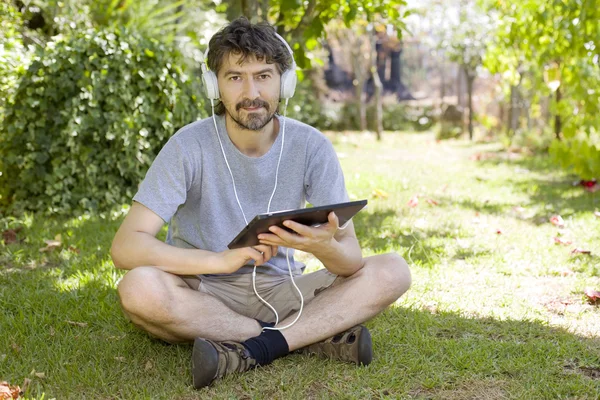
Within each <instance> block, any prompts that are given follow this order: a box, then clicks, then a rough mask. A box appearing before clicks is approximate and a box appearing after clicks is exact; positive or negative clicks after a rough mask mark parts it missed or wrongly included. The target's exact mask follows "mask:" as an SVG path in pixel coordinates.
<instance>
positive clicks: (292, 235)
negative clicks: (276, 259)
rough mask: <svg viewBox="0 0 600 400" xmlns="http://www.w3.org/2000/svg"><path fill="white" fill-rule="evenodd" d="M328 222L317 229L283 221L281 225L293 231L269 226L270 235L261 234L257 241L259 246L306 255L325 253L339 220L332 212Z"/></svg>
mask: <svg viewBox="0 0 600 400" xmlns="http://www.w3.org/2000/svg"><path fill="white" fill-rule="evenodd" d="M327 220H328V222H327V223H326V224H323V225H321V226H319V227H311V226H306V225H302V224H299V223H297V222H294V221H289V220H288V221H284V222H283V225H284V226H285V227H286V228H288V229H291V230H293V231H294V232H288V231H286V230H285V229H282V228H280V227H278V226H271V227H269V230H270V231H271V232H272V233H270V234H269V233H261V234H260V235H258V239H259V240H260V243H261V244H265V245H270V246H283V247H290V248H292V249H296V250H301V251H305V252H307V253H313V254H314V253H326V252H327V251H328V249H329V248H330V247H331V245H332V241H333V240H335V239H334V238H333V236H334V235H335V233H336V232H337V230H338V228H339V220H338V217H337V216H336V215H335V213H334V212H330V213H329V215H328V216H327Z"/></svg>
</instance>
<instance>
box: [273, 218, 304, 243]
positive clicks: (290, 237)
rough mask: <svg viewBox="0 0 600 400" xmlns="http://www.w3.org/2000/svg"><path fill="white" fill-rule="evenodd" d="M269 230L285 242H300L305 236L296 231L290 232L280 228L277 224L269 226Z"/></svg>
mask: <svg viewBox="0 0 600 400" xmlns="http://www.w3.org/2000/svg"><path fill="white" fill-rule="evenodd" d="M286 222H292V221H286ZM269 230H270V231H271V232H272V233H274V234H275V235H277V236H279V238H280V239H281V240H282V241H283V242H284V243H287V244H301V243H302V242H303V241H304V240H305V238H304V237H302V236H301V235H298V234H296V233H290V232H288V231H286V230H285V229H282V228H280V227H278V226H270V227H269Z"/></svg>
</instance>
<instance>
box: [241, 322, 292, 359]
mask: <svg viewBox="0 0 600 400" xmlns="http://www.w3.org/2000/svg"><path fill="white" fill-rule="evenodd" d="M258 323H259V324H261V325H262V324H263V323H264V322H262V321H258ZM242 345H243V346H244V347H245V348H246V349H248V351H249V352H250V355H251V356H252V357H253V358H254V359H255V360H256V363H257V364H258V365H267V364H270V363H272V362H273V360H275V359H276V358H279V357H283V356H285V355H286V354H288V353H289V352H290V348H289V347H288V344H287V342H286V341H285V338H284V337H283V335H282V334H281V332H279V331H272V330H270V329H267V330H264V331H262V333H261V334H260V335H258V336H255V337H253V338H250V339H248V340H246V341H245V342H242Z"/></svg>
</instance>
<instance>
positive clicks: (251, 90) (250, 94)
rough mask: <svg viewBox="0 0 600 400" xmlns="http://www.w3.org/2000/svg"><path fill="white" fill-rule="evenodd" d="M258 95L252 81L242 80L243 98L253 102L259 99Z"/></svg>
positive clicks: (256, 87) (254, 83)
mask: <svg viewBox="0 0 600 400" xmlns="http://www.w3.org/2000/svg"><path fill="white" fill-rule="evenodd" d="M259 95H260V93H259V91H258V86H257V85H256V82H254V79H246V80H244V97H246V98H248V99H250V100H254V99H256V98H257V97H259Z"/></svg>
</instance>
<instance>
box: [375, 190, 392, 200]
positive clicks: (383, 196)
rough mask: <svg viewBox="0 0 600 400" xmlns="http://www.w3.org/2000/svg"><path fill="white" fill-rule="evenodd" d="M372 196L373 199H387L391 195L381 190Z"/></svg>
mask: <svg viewBox="0 0 600 400" xmlns="http://www.w3.org/2000/svg"><path fill="white" fill-rule="evenodd" d="M371 195H372V196H373V197H375V198H376V199H380V198H381V199H387V198H388V196H389V194H388V193H387V192H385V191H383V190H381V189H374V190H373V193H371Z"/></svg>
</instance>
